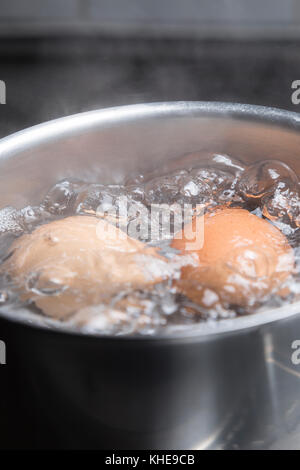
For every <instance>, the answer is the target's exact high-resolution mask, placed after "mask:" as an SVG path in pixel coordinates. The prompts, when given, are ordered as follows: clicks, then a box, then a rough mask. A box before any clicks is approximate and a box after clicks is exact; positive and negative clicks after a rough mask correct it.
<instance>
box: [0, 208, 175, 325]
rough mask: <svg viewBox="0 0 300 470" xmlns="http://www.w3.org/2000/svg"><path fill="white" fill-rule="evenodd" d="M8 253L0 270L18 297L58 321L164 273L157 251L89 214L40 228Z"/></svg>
mask: <svg viewBox="0 0 300 470" xmlns="http://www.w3.org/2000/svg"><path fill="white" fill-rule="evenodd" d="M11 252H12V255H11V256H10V257H9V259H8V260H7V261H6V263H5V264H4V265H3V269H5V270H6V272H8V274H9V275H10V276H11V277H12V279H13V281H14V282H15V283H16V285H17V288H18V289H19V290H20V291H21V292H22V298H23V299H24V300H30V301H32V302H35V304H36V305H37V307H39V308H40V309H41V310H42V311H43V312H44V313H45V314H47V315H50V316H52V317H56V318H64V317H67V316H68V315H70V314H72V313H74V312H76V311H78V310H79V309H82V308H85V307H87V306H89V305H95V304H98V303H102V302H106V301H108V300H110V299H111V297H112V296H113V295H115V294H118V293H119V292H120V291H121V290H123V289H127V288H129V287H130V288H134V289H142V288H146V287H147V286H151V285H152V284H154V283H157V282H159V281H161V280H162V279H163V278H164V276H166V275H167V274H166V273H167V270H168V264H167V262H166V261H165V259H164V258H162V257H161V256H159V255H158V254H157V251H156V249H154V248H149V247H146V246H145V244H144V243H142V242H140V241H138V240H134V239H132V238H130V237H128V236H127V235H126V234H125V233H124V232H122V231H121V230H119V229H118V228H116V227H114V226H113V225H111V224H109V223H108V222H106V221H105V220H101V219H97V218H95V217H89V216H75V217H68V218H66V219H62V220H57V221H55V222H51V223H48V224H46V225H43V226H41V227H39V228H37V229H35V230H34V232H33V233H31V234H30V235H23V236H21V237H20V238H19V239H17V240H16V241H15V242H14V243H13V245H12V247H11Z"/></svg>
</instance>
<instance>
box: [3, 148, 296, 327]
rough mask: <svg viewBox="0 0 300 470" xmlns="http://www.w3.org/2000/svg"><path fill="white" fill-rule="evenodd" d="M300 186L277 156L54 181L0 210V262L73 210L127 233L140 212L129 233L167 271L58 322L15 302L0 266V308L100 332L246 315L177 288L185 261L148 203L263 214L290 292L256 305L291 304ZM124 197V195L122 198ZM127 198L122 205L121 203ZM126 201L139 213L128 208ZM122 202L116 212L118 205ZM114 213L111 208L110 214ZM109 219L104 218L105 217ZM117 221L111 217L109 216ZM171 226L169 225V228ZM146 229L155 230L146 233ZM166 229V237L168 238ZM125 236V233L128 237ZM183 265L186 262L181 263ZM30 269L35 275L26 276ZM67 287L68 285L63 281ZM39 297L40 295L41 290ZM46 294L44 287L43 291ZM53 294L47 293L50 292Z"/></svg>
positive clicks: (217, 157) (216, 158)
mask: <svg viewBox="0 0 300 470" xmlns="http://www.w3.org/2000/svg"><path fill="white" fill-rule="evenodd" d="M299 190H300V186H299V181H298V178H297V176H296V175H295V173H294V172H293V170H292V169H291V168H289V167H288V166H287V165H285V164H284V163H282V162H279V161H271V160H268V161H262V162H259V163H256V164H254V165H251V166H246V165H244V164H243V163H242V162H240V161H237V160H235V159H232V158H230V157H228V156H226V155H211V156H210V158H209V159H208V160H207V161H204V162H203V163H202V164H201V165H199V166H193V167H186V168H183V169H182V168H181V169H178V170H173V171H170V169H168V168H164V169H160V170H159V174H145V175H136V176H135V177H133V178H131V179H130V180H128V181H126V182H124V184H123V185H103V184H95V183H89V182H86V181H80V180H71V179H65V180H63V181H60V182H58V183H57V184H56V185H55V186H54V187H53V188H52V189H50V191H49V192H48V194H47V196H46V197H45V198H44V200H43V201H42V202H41V203H40V205H38V206H34V207H32V206H28V207H25V208H23V209H22V210H16V209H14V208H13V207H5V208H4V209H2V210H1V211H0V265H1V264H2V265H3V263H4V262H5V261H7V259H8V258H9V256H10V255H11V253H10V251H9V246H10V245H11V243H12V242H13V241H14V240H15V239H16V238H18V237H20V236H21V235H23V234H26V233H31V232H32V231H33V230H34V229H35V228H36V227H38V226H40V225H43V224H45V223H48V222H51V221H53V220H57V219H61V218H65V217H69V216H72V215H89V216H90V215H93V216H97V217H100V218H101V217H107V215H108V214H110V217H111V218H113V217H114V218H115V219H117V225H118V227H120V228H121V229H122V230H125V231H128V227H129V224H131V223H132V222H136V221H135V219H136V218H137V217H139V223H138V224H136V225H135V227H139V230H137V231H136V232H135V234H134V236H135V237H136V238H138V239H139V240H141V241H143V242H144V243H145V244H147V245H148V246H149V245H151V246H156V247H158V248H159V249H160V253H161V254H162V255H163V256H164V257H166V259H168V260H170V263H172V262H173V265H172V269H173V271H172V275H171V276H170V277H169V278H168V280H166V281H163V282H160V283H158V284H156V285H154V286H152V287H151V288H149V289H145V290H142V291H136V290H134V289H128V288H127V289H126V290H124V291H121V292H118V294H117V295H114V296H112V297H111V298H110V299H109V302H106V303H105V304H102V305H94V306H92V307H90V308H89V309H88V310H87V311H86V310H85V309H83V311H80V312H74V315H71V316H68V317H67V318H64V319H63V320H55V319H51V320H50V319H48V318H47V317H46V316H45V315H44V314H43V312H42V311H39V310H38V309H37V308H36V306H35V305H34V304H32V303H30V301H27V302H26V303H25V302H24V301H22V300H21V299H20V296H19V292H18V291H17V289H16V288H15V285H14V280H13V279H12V278H10V277H9V276H8V275H7V273H6V272H5V270H4V271H3V270H2V271H1V270H0V276H1V277H0V311H2V312H5V313H6V314H7V313H9V312H13V313H14V314H15V313H18V314H19V315H20V316H22V317H23V318H27V319H29V321H34V322H39V323H41V322H42V323H45V324H47V323H50V324H51V325H52V326H58V327H59V325H63V326H67V327H68V328H69V327H71V328H77V329H81V330H84V331H93V332H94V331H101V333H104V334H118V335H120V334H132V333H138V334H144V335H150V334H155V333H159V332H160V331H162V330H164V331H173V330H174V328H185V327H187V326H190V325H193V324H195V323H200V322H207V321H210V322H212V321H218V320H219V319H220V318H222V319H223V318H233V317H235V316H237V315H245V314H250V313H252V312H253V309H251V308H247V309H245V308H244V309H243V308H240V307H239V308H238V307H233V306H228V307H227V308H224V306H221V304H218V303H217V304H216V305H214V308H209V307H207V308H203V306H202V307H201V306H199V305H196V304H194V303H193V302H191V301H190V300H189V299H188V298H186V297H185V296H184V295H182V294H180V293H178V292H176V290H175V289H174V287H173V284H172V281H173V279H174V278H178V276H179V275H180V268H181V266H182V264H184V258H183V259H182V262H181V263H178V254H177V253H176V250H174V249H172V248H171V247H170V239H171V236H172V234H174V233H175V231H176V230H177V229H178V227H176V230H175V226H174V224H175V222H174V220H173V219H172V220H171V225H170V228H171V231H170V230H169V231H166V230H165V227H166V224H164V220H163V217H158V218H156V219H155V221H154V222H153V221H152V224H153V223H154V224H156V225H157V226H156V227H154V230H153V226H152V227H151V230H149V224H150V222H149V219H148V218H147V220H143V217H146V215H145V214H148V213H149V208H150V207H151V208H153V205H154V207H155V205H159V204H168V205H172V204H177V205H179V207H183V206H184V205H187V206H188V207H192V208H193V209H195V207H196V206H197V204H198V205H199V204H201V205H202V206H203V207H204V208H205V210H209V209H211V208H213V207H215V206H220V205H221V206H224V205H225V206H230V207H242V208H244V209H247V210H249V211H251V212H253V213H254V214H255V215H257V216H259V217H261V218H266V219H268V220H269V221H270V223H272V224H274V225H275V226H277V228H279V229H280V230H281V231H282V232H283V233H284V235H285V236H286V237H287V239H288V241H289V243H290V245H291V246H292V247H293V249H294V254H295V260H296V270H295V272H294V273H293V275H292V276H291V278H290V279H289V281H288V282H289V285H288V288H289V295H288V296H287V297H285V298H284V299H283V298H282V297H280V296H279V295H276V293H275V295H274V293H273V294H272V295H271V296H269V298H267V299H265V300H264V303H263V305H261V306H259V307H260V309H261V308H264V309H265V308H270V307H272V308H273V307H277V306H280V305H283V304H284V303H287V302H294V301H296V300H298V299H299V296H300V282H299V279H300V278H299V272H300V236H299V230H300V228H299V226H300V191H299ZM122 198H123V199H122ZM124 198H126V204H127V206H126V210H125V208H124V207H125V206H122V205H121V206H120V200H121V201H122V200H125V199H124ZM128 204H129V205H131V204H134V206H135V208H136V207H137V208H138V210H137V211H135V212H133V213H132V214H130V213H128V210H127V208H128ZM122 207H123V209H122ZM114 210H115V211H114ZM108 220H110V221H111V219H109V218H108ZM115 221H116V220H115ZM172 224H173V225H172ZM153 233H154V234H156V235H154V236H153ZM170 233H171V236H170ZM130 235H131V234H130ZM186 262H187V263H188V262H189V261H188V260H186ZM33 274H34V273H33ZM66 287H67V286H66ZM27 289H28V292H29V293H30V291H31V290H32V291H34V292H35V294H36V292H37V287H36V285H35V282H34V276H33V277H32V279H31V282H28V283H27ZM40 294H41V295H43V292H41V293H40ZM47 294H48V295H49V290H48V292H47ZM56 294H57V293H56V292H55V289H54V290H53V296H55V295H56Z"/></svg>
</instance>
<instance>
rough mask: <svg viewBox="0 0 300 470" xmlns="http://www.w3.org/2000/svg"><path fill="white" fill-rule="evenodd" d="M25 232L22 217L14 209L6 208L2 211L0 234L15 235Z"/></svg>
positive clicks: (0, 212)
mask: <svg viewBox="0 0 300 470" xmlns="http://www.w3.org/2000/svg"><path fill="white" fill-rule="evenodd" d="M22 231H23V224H22V217H21V216H20V212H19V211H18V210H16V209H15V208H14V207H4V209H1V210H0V234H2V233H7V232H11V233H14V234H18V233H21V232H22Z"/></svg>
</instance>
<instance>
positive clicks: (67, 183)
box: [42, 179, 85, 215]
mask: <svg viewBox="0 0 300 470" xmlns="http://www.w3.org/2000/svg"><path fill="white" fill-rule="evenodd" d="M84 187H85V183H83V182H81V181H78V180H69V179H64V180H62V181H60V182H59V183H57V184H56V185H55V186H53V188H52V189H50V191H49V192H48V194H47V196H46V197H45V199H44V201H43V203H42V206H43V208H44V209H45V210H46V211H47V212H50V214H54V215H69V214H70V213H71V212H72V210H73V208H74V205H75V202H76V198H77V196H78V193H79V192H80V191H83V188H84Z"/></svg>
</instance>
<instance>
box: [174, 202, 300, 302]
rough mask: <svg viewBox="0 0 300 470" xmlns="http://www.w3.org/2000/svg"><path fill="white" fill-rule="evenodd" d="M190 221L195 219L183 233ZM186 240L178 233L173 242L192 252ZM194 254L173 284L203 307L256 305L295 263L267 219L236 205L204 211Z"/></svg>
mask: <svg viewBox="0 0 300 470" xmlns="http://www.w3.org/2000/svg"><path fill="white" fill-rule="evenodd" d="M194 226H195V220H194V221H193V225H192V224H190V226H189V227H188V232H191V231H192V230H194ZM188 243H191V241H190V240H187V239H186V238H185V236H184V233H183V232H181V233H179V234H177V239H174V240H173V242H172V246H173V248H176V249H178V250H179V251H181V253H187V252H189V253H191V251H187V247H188ZM192 251H193V250H192ZM194 253H196V254H197V258H198V263H199V264H198V266H196V267H192V266H186V267H183V268H182V270H181V277H180V279H179V280H178V281H175V285H176V286H177V288H178V290H179V291H180V292H182V293H183V294H185V295H186V296H187V297H189V298H190V299H191V300H192V301H194V302H195V303H198V304H200V305H201V306H203V307H204V308H212V307H214V306H215V305H217V304H221V305H222V306H223V307H228V306H230V305H236V306H244V307H246V306H253V305H256V304H258V303H259V302H261V301H262V300H263V298H264V297H265V296H267V295H269V294H271V293H273V292H275V291H277V290H278V289H279V288H280V287H281V285H282V283H283V282H284V281H285V280H286V279H287V278H288V276H289V275H290V274H291V272H292V271H293V267H294V255H293V250H292V248H291V247H290V245H289V244H288V241H287V239H286V237H285V236H284V235H283V234H282V233H281V232H280V231H279V230H278V229H277V228H276V227H274V226H273V225H271V224H270V223H269V222H267V221H266V220H264V219H261V218H259V217H257V216H256V215H254V214H251V213H250V212H248V211H247V210H245V209H240V208H225V207H219V208H217V209H215V210H214V211H213V212H209V213H207V214H206V215H205V216H204V243H203V246H202V248H201V247H200V249H198V250H194Z"/></svg>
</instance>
